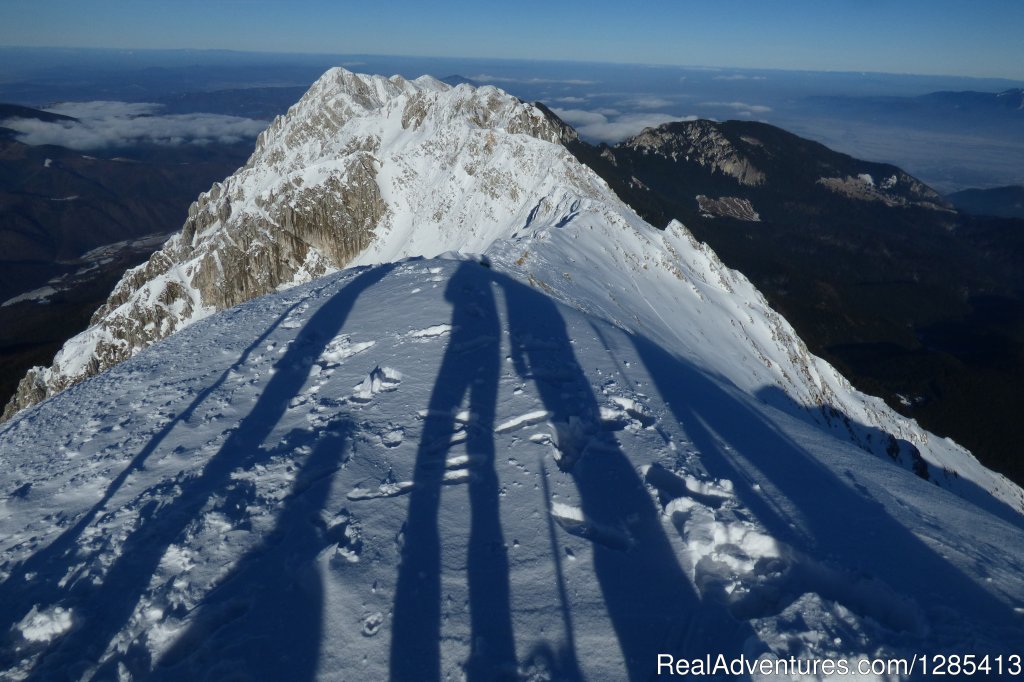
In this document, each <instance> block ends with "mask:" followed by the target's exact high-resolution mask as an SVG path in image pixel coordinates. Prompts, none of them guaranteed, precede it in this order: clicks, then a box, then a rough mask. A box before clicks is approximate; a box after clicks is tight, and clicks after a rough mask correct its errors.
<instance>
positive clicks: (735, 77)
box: [712, 73, 768, 81]
mask: <svg viewBox="0 0 1024 682" xmlns="http://www.w3.org/2000/svg"><path fill="white" fill-rule="evenodd" d="M712 80H716V81H764V80H768V79H767V78H765V77H764V76H745V75H743V74H742V73H734V74H731V75H729V76H715V77H714V78H713V79H712Z"/></svg>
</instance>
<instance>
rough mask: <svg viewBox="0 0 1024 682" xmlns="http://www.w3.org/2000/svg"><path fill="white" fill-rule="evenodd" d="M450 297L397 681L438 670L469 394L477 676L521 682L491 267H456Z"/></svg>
mask: <svg viewBox="0 0 1024 682" xmlns="http://www.w3.org/2000/svg"><path fill="white" fill-rule="evenodd" d="M445 296H446V298H447V299H448V300H449V301H451V302H452V304H453V309H452V322H451V329H452V331H451V336H450V338H449V340H448V347H447V349H446V350H445V354H444V358H443V359H442V361H441V368H440V370H439V371H438V375H437V379H436V381H435V383H434V388H433V391H432V392H431V395H430V402H429V403H428V406H427V408H428V410H427V415H426V417H425V420H424V423H423V433H422V436H421V438H420V443H419V447H418V450H417V452H416V462H415V465H414V468H413V488H412V492H411V493H410V496H409V506H408V512H407V520H406V522H405V525H404V531H403V538H404V544H403V546H402V549H401V563H400V565H399V570H398V581H397V585H396V588H395V603H394V612H393V617H392V635H391V660H390V667H391V679H392V680H410V681H413V680H415V681H424V680H426V681H429V680H438V679H440V676H441V658H440V643H441V535H440V532H439V528H438V515H439V512H440V503H441V487H442V485H443V483H444V480H445V473H446V459H447V454H448V452H449V450H450V449H451V443H452V440H453V436H455V435H456V430H457V428H458V422H457V420H456V416H457V413H458V412H459V410H460V408H461V406H462V402H463V398H464V397H465V396H466V395H467V394H468V396H469V418H468V420H467V421H466V422H465V423H464V429H465V434H464V437H465V448H466V453H467V455H468V457H469V462H468V472H469V479H468V488H469V491H468V492H469V510H468V513H469V515H470V535H469V547H468V560H467V582H468V586H469V602H470V608H469V610H470V628H471V638H470V642H471V644H470V655H469V660H468V661H467V663H466V675H467V679H470V680H493V679H515V678H516V656H515V643H514V640H513V633H512V616H511V610H510V606H509V569H508V550H507V547H506V544H505V540H504V535H503V532H502V527H501V518H500V515H499V509H498V505H499V492H500V488H499V483H498V476H497V472H496V471H495V467H494V419H495V416H494V415H495V409H496V401H497V391H498V371H499V357H498V356H499V351H500V346H501V323H500V320H499V318H498V311H497V309H496V307H495V304H494V293H493V291H492V289H491V280H490V277H489V271H488V270H486V269H485V268H483V267H481V266H479V265H477V264H476V263H473V262H463V263H462V264H460V265H459V266H458V268H457V269H456V271H455V273H454V274H453V275H452V277H451V279H450V280H449V281H448V287H447V290H446V292H445Z"/></svg>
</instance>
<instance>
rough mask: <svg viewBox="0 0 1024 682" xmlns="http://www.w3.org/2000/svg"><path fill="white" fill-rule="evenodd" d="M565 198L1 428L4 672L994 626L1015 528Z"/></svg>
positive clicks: (691, 283) (1015, 570)
mask: <svg viewBox="0 0 1024 682" xmlns="http://www.w3.org/2000/svg"><path fill="white" fill-rule="evenodd" d="M580 209H581V212H580V214H579V215H578V216H577V218H575V219H573V220H572V221H570V222H569V223H568V224H566V225H564V226H563V227H562V228H553V229H552V228H551V227H550V226H549V227H548V229H544V230H540V231H538V232H536V233H534V232H532V231H530V232H529V233H527V234H524V235H521V236H520V237H519V238H517V239H515V240H511V241H506V242H503V246H502V247H501V248H498V249H496V250H494V251H492V253H491V258H490V260H489V265H490V267H482V266H481V265H480V264H478V262H476V260H454V259H451V258H446V259H437V260H424V259H410V260H408V261H405V262H400V263H395V264H386V265H381V266H375V267H368V268H353V269H347V270H345V271H342V272H339V273H334V274H329V275H327V276H325V277H323V278H321V279H319V280H317V281H315V282H311V283H308V284H305V285H301V286H298V287H294V288H292V289H290V290H288V291H284V292H279V293H275V294H270V295H268V296H264V297H260V298H258V299H255V300H253V301H250V302H247V303H244V304H241V305H239V306H236V307H234V308H232V309H230V310H226V311H222V312H220V313H218V314H216V315H215V316H212V317H210V318H208V319H206V320H202V321H200V322H198V323H196V324H194V325H190V326H189V328H187V329H185V330H183V331H182V332H181V333H179V334H175V335H173V336H172V337H170V338H168V339H165V340H164V341H162V342H160V343H157V344H154V346H153V347H151V348H149V349H147V350H146V351H144V352H142V353H140V354H139V355H138V356H136V357H134V358H131V359H130V360H129V361H127V362H125V363H122V364H120V365H119V366H117V367H114V368H112V369H111V370H110V371H108V372H104V373H103V374H101V375H99V376H97V377H93V378H92V379H90V380H88V381H86V382H83V383H82V384H80V385H77V386H74V387H72V388H71V389H69V390H68V391H65V392H63V393H62V394H60V395H58V396H56V397H54V398H53V399H52V400H48V401H45V402H44V403H43V404H41V405H38V406H36V407H34V408H32V409H30V410H26V411H24V412H23V413H21V414H19V415H17V416H16V417H15V418H14V419H12V420H10V421H9V422H7V423H6V424H3V425H0V493H2V494H3V495H4V497H3V498H2V499H3V502H2V503H0V631H2V632H4V633H5V636H4V637H3V638H2V639H0V671H2V672H3V676H4V677H5V679H12V680H20V679H65V678H72V679H93V680H105V679H161V680H163V679H166V680H172V679H174V680H177V679H218V678H220V677H222V676H224V675H229V676H234V677H239V676H240V677H245V678H247V679H301V680H313V679H317V680H340V679H351V678H353V677H356V678H365V679H388V678H390V679H417V680H419V679H447V678H458V677H459V676H460V675H462V674H465V673H466V671H467V670H469V669H473V670H476V671H477V672H478V673H479V676H480V677H481V678H482V679H497V678H501V677H502V676H506V677H511V675H510V673H512V672H513V671H514V673H515V677H514V678H515V679H542V680H543V679H566V678H568V679H595V680H600V679H629V680H637V681H640V680H648V679H651V678H652V676H653V673H654V670H655V668H654V666H655V664H656V661H657V660H658V659H657V654H658V653H671V654H672V655H674V656H680V657H686V658H703V657H704V656H705V655H711V656H713V657H714V656H716V655H717V654H719V653H721V654H723V655H725V656H727V657H729V658H731V657H734V656H738V655H740V654H744V655H746V656H747V657H748V658H749V660H751V661H756V660H759V659H760V660H767V661H769V662H770V661H772V660H776V659H787V658H789V657H790V656H796V657H797V658H800V659H822V658H831V659H839V658H842V659H846V660H850V661H856V660H861V659H875V658H896V657H901V658H910V657H912V656H915V655H928V656H932V655H936V654H943V655H947V654H951V653H956V654H964V653H971V654H975V655H978V656H980V655H984V654H989V655H992V656H996V655H999V654H1001V653H1003V652H1005V651H1012V650H1014V647H1016V646H1019V642H1020V641H1022V636H1024V624H1022V622H1021V615H1020V611H1021V608H1022V607H1024V604H1022V602H1021V595H1024V576H1022V575H1021V573H1020V570H1019V566H1020V565H1021V562H1024V531H1022V529H1021V527H1020V525H1019V523H1018V524H1017V525H1014V524H1013V523H1007V522H1006V521H1005V520H1003V519H1000V518H997V517H996V516H994V515H992V514H989V513H986V511H984V510H983V509H980V508H978V507H977V506H974V505H970V504H964V503H963V501H962V500H961V499H959V498H957V497H955V496H954V495H952V494H950V493H949V492H948V491H945V490H941V489H939V488H937V487H936V486H934V485H932V484H931V483H930V482H928V481H924V480H922V479H921V478H919V477H918V476H915V475H914V474H913V473H911V472H909V471H903V470H900V468H898V467H895V466H893V465H892V463H891V462H890V461H889V459H888V457H883V458H876V457H873V456H871V455H870V454H866V453H865V452H864V451H863V450H862V449H860V448H858V447H857V446H856V445H855V444H853V443H851V442H850V439H849V435H850V434H849V433H843V432H842V429H843V428H846V427H845V426H843V425H842V424H840V429H839V430H836V431H833V432H830V431H829V430H827V429H826V430H823V429H822V428H821V425H820V424H816V423H814V422H813V420H811V419H808V418H807V417H808V414H807V413H806V412H805V411H804V410H803V408H802V407H799V406H797V405H796V401H795V399H794V398H791V397H789V396H787V395H784V394H782V392H781V389H778V386H779V384H774V383H773V382H775V381H778V380H779V378H780V377H781V376H782V373H783V372H786V373H790V374H791V378H792V379H793V383H791V384H783V385H786V386H794V385H797V384H800V383H802V382H803V381H804V378H805V375H804V374H803V373H802V372H803V370H801V369H799V368H798V366H796V365H794V364H792V363H788V362H787V361H786V359H785V358H786V353H785V347H786V346H787V345H788V344H790V343H791V341H792V340H791V339H788V338H786V337H785V332H786V328H785V325H784V324H774V323H772V322H771V320H770V319H769V316H768V313H767V312H766V310H765V309H764V307H763V306H762V303H761V301H760V300H759V299H758V298H757V297H756V296H755V297H754V298H753V299H751V300H749V301H744V300H743V299H742V298H741V297H742V296H746V295H748V294H749V293H750V292H749V291H748V290H747V289H746V287H747V286H749V285H746V284H744V282H743V280H742V279H741V278H740V277H739V276H736V275H734V274H733V273H730V272H729V271H727V270H725V269H723V268H721V265H720V264H718V263H716V260H715V258H714V256H713V254H710V253H708V252H706V251H704V250H702V249H700V247H699V246H698V245H696V244H694V243H692V241H691V240H690V239H689V238H688V236H687V234H686V233H685V231H683V230H682V229H681V228H679V227H678V226H677V225H673V226H672V227H671V228H670V229H669V230H668V231H667V232H666V233H659V232H657V231H655V230H653V229H652V228H646V229H645V228H642V227H638V226H636V225H632V224H629V223H617V222H612V221H611V220H607V221H605V220H602V218H601V216H600V214H596V213H590V212H588V211H587V210H585V207H584V206H583V205H581V206H580ZM620 233H621V241H618V242H615V243H609V241H608V240H609V239H612V238H614V235H616V234H620ZM605 247H607V248H605ZM669 248H671V249H674V250H676V251H677V253H678V255H679V256H680V258H679V260H678V261H677V262H675V263H674V267H669V266H667V265H666V264H665V263H663V261H662V254H663V253H664V252H665V251H666V250H667V249H669ZM567 256H568V257H572V258H576V259H577V261H576V263H575V266H576V267H575V268H574V269H573V270H572V271H571V272H569V271H568V270H566V269H565V268H566V265H567V264H569V262H570V261H568V260H567ZM479 260H480V262H488V261H484V260H483V259H479ZM613 262H617V263H619V264H629V263H631V264H635V265H639V268H638V269H637V270H621V271H620V270H616V271H610V270H607V269H606V268H605V266H607V265H609V264H610V263H613ZM644 266H646V268H645V267H644ZM566 272H569V275H570V278H571V279H570V278H567V277H565V276H564V274H563V273H566ZM644 273H651V276H650V278H648V277H647V275H646V274H644ZM599 277H601V278H602V279H601V281H600V282H599V283H598V278H599ZM598 284H599V285H598ZM634 284H635V285H637V286H640V287H642V286H643V285H647V284H660V285H662V286H663V287H664V291H663V293H655V292H646V293H644V294H643V295H640V294H638V292H637V291H636V288H635V287H634ZM595 286H596V288H595ZM672 299H677V300H678V301H679V302H681V303H682V305H680V306H679V307H678V308H677V309H675V310H676V312H677V313H678V315H679V317H678V319H675V320H673V311H670V310H667V309H666V310H663V311H661V312H663V313H664V318H665V319H664V320H659V319H658V315H657V314H656V313H657V311H656V310H655V309H653V308H652V306H655V307H656V306H658V305H659V304H663V303H665V302H667V301H670V300H672ZM560 300H563V301H567V302H569V303H570V304H567V303H566V302H560ZM647 304H650V305H647ZM698 310H699V311H701V312H695V311H698ZM737 316H741V318H742V320H744V323H743V324H742V325H739V322H738V321H737V324H736V325H734V324H733V321H736V320H737ZM748 316H749V317H748ZM609 317H610V320H609V319H608V318H609ZM772 331H775V332H777V333H778V334H779V336H778V338H776V339H772V338H771V337H770V333H771V332H772ZM752 339H753V340H756V341H757V342H758V343H757V345H756V346H752V345H750V341H751V340H752ZM744 346H746V348H747V355H746V356H741V355H735V352H736V351H737V350H738V349H739V348H741V347H744ZM755 349H760V350H761V351H763V352H764V353H765V354H766V356H771V357H772V358H776V359H777V360H778V361H779V362H780V363H781V364H779V365H776V366H774V369H771V368H769V366H768V365H767V364H766V363H764V361H763V359H760V358H758V357H756V356H755V355H754V354H753V353H754V352H755ZM789 351H790V352H791V353H793V354H798V353H799V351H800V349H799V346H793V347H790V348H789ZM766 368H767V369H766ZM820 369H821V368H820V367H817V366H816V365H815V364H814V363H813V362H812V363H811V365H810V366H808V367H807V368H806V371H807V372H809V373H810V376H812V377H813V376H815V375H814V372H815V371H816V370H820ZM770 370H771V371H770ZM773 372H774V373H773ZM819 378H821V379H822V380H823V382H822V383H823V384H827V383H829V382H830V381H831V378H830V377H829V376H828V375H827V373H826V374H825V375H821V376H819ZM754 385H760V390H758V391H756V392H751V389H750V387H751V386H754ZM773 387H775V388H773ZM833 387H834V388H837V389H838V393H837V394H836V396H835V398H836V399H837V400H850V396H849V395H846V396H845V397H844V396H843V395H842V392H843V391H844V390H846V389H844V388H843V387H842V386H833ZM776 389H778V390H776ZM837 414H838V413H837ZM837 418H838V419H840V421H841V419H842V416H838V417H837ZM847 419H848V424H849V428H851V429H861V428H863V426H864V425H863V424H858V422H859V420H860V417H858V416H854V417H849V416H847ZM481 587H484V588H487V589H480V588H481ZM547 652H558V653H557V655H555V654H550V655H549V654H548V653H547ZM1004 656H1005V654H1004ZM574 670H575V671H576V674H573V671H574ZM499 673H500V674H499ZM467 676H469V675H467ZM474 676H475V675H474ZM753 679H764V680H768V679H777V678H772V677H758V676H756V675H755V676H753ZM863 679H873V680H884V679H891V678H888V677H885V676H883V675H875V676H865V677H864V678H863Z"/></svg>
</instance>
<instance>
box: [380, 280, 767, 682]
mask: <svg viewBox="0 0 1024 682" xmlns="http://www.w3.org/2000/svg"><path fill="white" fill-rule="evenodd" d="M494 285H497V287H498V288H499V289H500V290H501V291H502V292H503V294H504V299H505V303H506V306H507V319H508V332H509V336H510V339H511V344H512V357H513V360H514V364H515V367H516V369H517V371H518V372H519V374H520V375H521V376H522V377H523V378H524V379H527V380H532V381H533V382H535V384H536V386H537V390H538V392H539V394H540V397H541V401H542V402H543V404H544V407H545V409H546V410H547V412H548V413H549V419H550V420H551V422H552V423H553V424H554V425H555V427H556V429H557V430H558V431H559V435H558V437H557V440H558V446H559V449H560V451H561V454H562V456H561V459H560V461H559V466H560V468H562V469H563V471H564V472H565V474H566V475H568V476H570V477H571V478H572V480H573V482H574V483H575V485H576V487H577V489H578V491H579V498H580V501H581V506H582V511H583V513H584V515H585V517H586V519H587V521H588V523H591V524H592V525H591V526H589V527H586V528H576V529H573V530H570V532H574V533H575V534H577V535H581V536H582V537H586V538H588V539H590V540H591V541H592V542H593V557H594V574H595V576H596V578H597V581H598V583H599V586H600V589H601V593H602V596H603V599H604V603H605V607H606V609H607V613H608V617H609V619H610V621H611V624H612V627H613V629H614V631H615V635H616V638H617V639H618V644H619V647H620V648H621V651H622V653H623V656H624V659H625V661H624V662H625V667H626V670H627V672H628V675H629V678H630V679H631V680H646V679H649V678H651V677H653V676H654V674H655V672H656V665H657V660H658V659H657V657H658V654H659V653H670V654H675V655H677V656H691V657H696V656H704V655H705V654H706V653H708V652H722V653H725V654H727V655H728V654H738V653H740V652H741V651H742V649H743V646H744V645H745V644H746V643H747V642H748V639H749V638H750V637H751V635H752V632H751V630H750V628H749V627H747V626H746V624H741V623H739V622H737V621H736V620H735V619H733V618H731V616H729V615H728V613H726V611H725V609H724V607H723V606H722V605H720V604H717V603H702V602H701V600H700V599H699V598H698V596H697V594H696V593H695V592H694V590H693V588H692V586H691V584H690V582H689V580H688V579H687V576H686V575H685V574H684V572H683V571H682V569H681V567H680V565H679V562H678V560H677V557H676V555H675V553H674V551H673V549H672V546H671V543H670V542H669V539H668V537H667V535H666V534H665V530H664V528H663V526H662V522H661V519H660V513H659V511H658V510H657V508H656V507H655V504H654V502H653V500H652V499H651V496H650V494H649V493H648V492H647V490H646V488H645V487H644V483H643V481H641V479H640V476H639V474H638V472H637V470H636V469H635V468H634V466H633V465H632V464H631V463H630V461H629V460H628V459H627V458H626V456H625V454H624V453H623V452H622V451H621V450H620V449H619V448H618V446H617V444H614V443H608V442H607V439H603V438H601V437H600V436H599V435H598V431H600V416H599V409H598V405H597V399H596V397H595V396H594V393H593V390H592V388H591V385H590V382H589V381H588V379H587V378H586V376H585V375H584V372H583V370H582V368H581V367H580V365H579V363H578V362H577V361H576V358H575V354H574V352H573V350H572V345H571V341H570V339H569V334H568V331H567V329H566V325H565V321H564V319H563V318H562V315H561V313H560V312H559V311H558V308H557V306H556V304H555V303H554V302H553V300H552V299H551V298H550V297H548V296H546V295H544V294H542V293H539V292H537V291H535V290H534V289H532V288H530V287H529V286H526V285H523V284H521V283H519V282H517V281H516V280H514V279H512V278H510V277H508V276H505V275H502V274H500V273H495V272H492V271H491V270H489V269H487V268H485V267H481V266H480V265H478V264H476V263H471V262H467V263H463V264H461V265H460V266H459V269H458V271H457V272H456V273H455V275H454V276H453V277H452V278H451V280H450V283H449V285H448V291H447V296H448V299H449V300H450V301H451V302H452V303H453V306H454V308H453V312H452V336H451V338H450V340H449V345H448V348H447V350H446V354H445V356H444V359H443V360H442V365H441V370H440V372H439V374H438V376H437V380H436V383H435V386H434V389H433V393H432V395H431V399H430V404H429V410H428V413H427V417H426V421H425V423H424V428H423V435H422V438H421V440H420V444H419V450H418V453H417V460H416V464H415V473H414V481H413V483H414V485H413V488H412V492H411V498H410V501H409V507H408V512H407V521H406V523H405V526H404V531H403V538H404V545H403V548H402V557H401V565H400V567H399V577H398V584H397V589H396V594H395V608H394V612H393V624H392V628H393V629H392V632H393V635H392V642H391V679H393V680H413V679H415V680H426V681H432V680H438V679H439V678H440V674H441V670H440V649H439V646H440V641H441V630H440V617H441V614H440V605H441V583H440V542H441V539H440V536H439V533H438V514H439V504H440V494H441V489H442V485H443V483H444V467H445V458H446V454H447V452H448V450H449V449H450V444H451V442H452V436H453V435H455V434H456V429H457V424H456V419H455V415H456V413H457V411H458V410H459V409H460V407H461V406H462V400H463V397H464V396H465V395H466V394H467V393H468V394H469V407H470V409H469V412H470V413H471V417H470V420H469V423H468V424H467V425H466V451H467V453H468V454H469V457H470V458H471V462H472V463H471V465H470V473H471V476H470V478H469V486H470V502H471V506H470V510H469V511H470V513H471V514H472V519H471V528H472V531H471V537H470V547H469V561H468V565H467V574H468V582H469V587H470V600H469V601H470V617H471V628H472V633H471V655H470V659H469V661H468V662H467V666H466V673H467V678H468V679H470V680H474V679H478V680H489V679H501V678H503V677H508V678H514V677H515V672H516V665H517V662H516V659H515V648H514V640H513V633H512V626H511V619H510V616H509V594H508V591H509V586H508V580H509V578H508V559H507V555H506V549H505V544H504V541H503V538H502V534H501V525H500V518H499V516H498V513H499V510H498V482H497V478H496V474H495V471H494V441H493V427H494V415H495V400H496V398H497V393H496V391H497V386H498V373H499V366H500V365H499V354H500V353H499V351H500V339H501V328H500V318H499V317H498V311H497V309H496V306H495V302H494V293H493V289H494ZM541 471H542V475H546V471H545V469H544V467H543V466H542V467H541ZM556 475H557V474H556ZM544 483H545V490H547V486H546V483H547V482H546V481H545V482H544ZM547 502H548V504H550V499H548V500H547ZM549 521H550V520H549ZM549 535H550V536H551V537H550V543H551V547H552V560H553V561H555V562H556V581H557V582H558V585H556V588H557V589H558V590H559V595H560V602H561V604H560V605H561V608H562V611H563V614H562V615H563V620H564V624H565V628H564V636H565V638H566V641H565V642H563V643H561V644H559V645H557V646H555V645H553V644H551V643H546V642H541V643H540V644H539V645H537V646H535V648H534V649H533V651H531V652H528V653H527V655H526V656H525V657H524V660H522V661H520V665H521V667H525V668H531V667H540V668H543V669H546V670H547V674H549V675H551V676H552V678H553V679H558V680H579V679H582V678H583V676H582V673H581V672H580V664H579V661H578V660H577V654H576V651H575V642H574V630H573V625H572V619H571V618H572V614H571V608H572V607H571V604H570V598H569V597H568V594H567V593H568V590H567V588H566V585H565V583H564V574H563V573H562V571H561V565H560V563H559V562H560V556H559V552H558V547H557V540H556V539H555V535H554V530H553V526H551V525H550V523H549ZM477 586H479V589H478V588H477ZM530 634H531V635H533V634H534V633H530Z"/></svg>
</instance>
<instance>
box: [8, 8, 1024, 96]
mask: <svg viewBox="0 0 1024 682" xmlns="http://www.w3.org/2000/svg"><path fill="white" fill-rule="evenodd" d="M1020 26H1024V3H1020V2H1015V1H1013V0H985V1H983V2H976V3H969V4H968V3H963V2H959V1H958V0H904V1H903V2H899V3H887V2H883V1H882V0H861V1H858V2H853V1H848V0H840V1H837V2H829V3H821V2H814V1H812V0H789V1H787V2H764V1H762V0H722V1H721V2H717V3H714V4H709V3H699V2H678V1H674V0H650V1H648V2H644V3H634V4H630V5H624V4H622V3H618V2H612V1H611V0H590V1H589V2H585V3H584V2H579V1H576V0H567V1H566V2H562V3H558V4H554V5H552V4H550V3H544V2H539V0H521V1H520V2H519V3H518V4H517V5H516V7H515V11H508V9H507V8H505V7H493V6H489V5H486V4H480V3H472V2H468V1H466V0H448V1H447V2H443V3H431V4H430V5H421V4H419V3H415V2H412V0H396V1H395V2H393V3H388V5H387V6H386V7H385V6H378V5H370V4H359V5H352V4H348V3H345V4H339V3H335V2H330V1H329V0H296V2H293V3H290V4H289V5H288V6H283V5H281V4H279V3H276V2H273V1H271V0H246V1H244V2H242V1H240V0H222V1H220V2H209V1H201V0H179V1H178V2H175V3H173V4H170V3H167V4H165V3H151V2H128V1H127V0H102V1H100V2H90V3H81V2H75V1H74V0H48V1H47V2H44V3H40V2H38V1H28V0H8V1H7V2H4V3H2V4H0V44H4V45H15V44H17V45H20V46H26V47H37V46H39V47H42V46H52V47H57V48H61V47H70V46H81V47H85V48H111V49H149V48H153V49H214V50H216V49H225V50H235V51H262V52H277V53H303V54H367V55H408V56H414V57H431V58H437V57H444V56H450V55H453V54H458V55H466V58H472V59H537V60H549V61H561V60H579V61H583V62H605V61H606V62H608V63H615V64H659V65H660V64H664V65H668V66H686V65H694V64H709V65H714V66H721V67H724V68H768V69H781V70H815V71H840V72H864V71H867V72H873V73H896V74H919V75H951V76H968V77H976V78H1007V79H1010V80H1019V79H1021V77H1022V73H1021V65H1022V64H1024V44H1022V41H1020V39H1019V27H1020ZM140 46H144V47H140Z"/></svg>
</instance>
